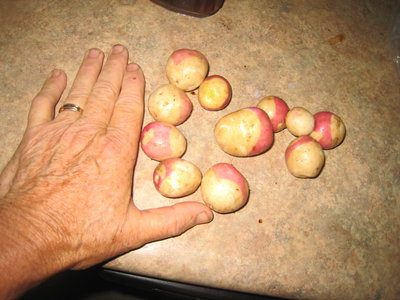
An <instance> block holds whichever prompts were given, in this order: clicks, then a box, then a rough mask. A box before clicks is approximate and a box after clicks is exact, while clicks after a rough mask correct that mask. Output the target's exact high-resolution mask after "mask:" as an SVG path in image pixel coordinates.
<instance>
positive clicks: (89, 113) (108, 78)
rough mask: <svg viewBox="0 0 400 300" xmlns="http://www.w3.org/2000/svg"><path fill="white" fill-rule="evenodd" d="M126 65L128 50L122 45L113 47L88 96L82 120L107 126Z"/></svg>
mask: <svg viewBox="0 0 400 300" xmlns="http://www.w3.org/2000/svg"><path fill="white" fill-rule="evenodd" d="M127 64H128V50H127V49H126V48H125V47H124V46H122V45H115V46H114V47H113V48H112V51H111V53H110V55H109V56H108V58H107V61H106V63H105V64H104V67H103V69H102V71H101V73H100V75H99V77H98V79H97V81H96V83H95V84H94V87H93V90H92V93H91V94H90V95H89V98H88V101H87V103H86V106H85V110H84V112H83V114H82V118H83V119H85V120H89V121H90V122H95V123H103V124H108V122H109V120H110V117H111V115H112V112H113V109H114V104H115V101H116V100H117V98H118V95H119V93H120V91H121V85H122V78H123V76H124V74H125V69H126V66H127Z"/></svg>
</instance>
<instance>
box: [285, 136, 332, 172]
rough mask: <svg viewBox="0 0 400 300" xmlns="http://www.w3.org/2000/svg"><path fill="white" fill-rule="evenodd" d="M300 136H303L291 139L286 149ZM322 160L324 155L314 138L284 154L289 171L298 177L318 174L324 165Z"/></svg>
mask: <svg viewBox="0 0 400 300" xmlns="http://www.w3.org/2000/svg"><path fill="white" fill-rule="evenodd" d="M301 138H303V136H302V137H299V138H297V139H295V140H294V141H292V142H291V143H290V144H289V146H288V150H289V149H290V147H292V146H293V145H294V144H295V143H296V142H298V141H299V139H301ZM310 139H311V138H310ZM324 162H325V155H324V152H323V150H322V147H321V145H320V144H318V142H316V141H315V140H310V141H308V142H305V143H303V144H301V145H299V146H298V147H296V148H295V149H293V150H291V151H290V154H289V155H287V156H286V166H287V168H288V170H289V172H290V173H291V174H292V175H293V176H296V177H299V178H313V177H316V176H318V175H319V173H320V172H321V170H322V167H323V166H324Z"/></svg>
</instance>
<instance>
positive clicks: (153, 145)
mask: <svg viewBox="0 0 400 300" xmlns="http://www.w3.org/2000/svg"><path fill="white" fill-rule="evenodd" d="M140 141H141V143H140V146H141V148H142V150H143V152H144V153H145V154H146V155H147V156H148V157H150V158H151V159H154V160H158V161H161V160H165V159H168V158H174V157H181V156H182V155H183V153H185V150H186V139H185V137H184V135H183V134H182V133H181V132H180V131H179V129H177V128H176V127H175V126H173V125H171V124H167V123H164V122H151V123H149V124H147V125H146V126H145V127H144V128H143V130H142V134H141V138H140Z"/></svg>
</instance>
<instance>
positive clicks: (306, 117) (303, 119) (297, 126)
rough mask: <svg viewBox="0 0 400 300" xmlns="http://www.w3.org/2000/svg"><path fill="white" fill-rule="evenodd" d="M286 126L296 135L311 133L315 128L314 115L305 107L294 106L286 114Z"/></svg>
mask: <svg viewBox="0 0 400 300" xmlns="http://www.w3.org/2000/svg"><path fill="white" fill-rule="evenodd" d="M286 127H287V129H288V130H289V131H290V133H291V134H293V135H294V136H301V135H309V134H310V133H311V132H312V131H313V129H314V116H313V115H312V113H310V112H309V111H308V110H307V109H305V108H303V107H294V108H292V109H291V110H290V111H289V112H288V113H287V115H286Z"/></svg>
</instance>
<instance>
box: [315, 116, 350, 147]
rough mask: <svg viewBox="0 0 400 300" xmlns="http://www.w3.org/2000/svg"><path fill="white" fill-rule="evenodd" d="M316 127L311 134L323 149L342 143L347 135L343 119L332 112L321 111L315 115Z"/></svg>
mask: <svg viewBox="0 0 400 300" xmlns="http://www.w3.org/2000/svg"><path fill="white" fill-rule="evenodd" d="M314 118H315V128H314V130H313V132H312V133H311V134H310V136H311V137H313V138H314V139H315V140H316V141H317V142H318V143H319V144H320V145H321V146H322V148H323V149H332V148H335V147H337V146H338V145H340V144H341V143H342V141H343V139H344V137H345V135H346V127H345V125H344V122H343V121H342V119H341V118H340V117H339V116H337V115H335V114H334V113H331V112H326V111H323V112H319V113H316V114H315V115H314Z"/></svg>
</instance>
